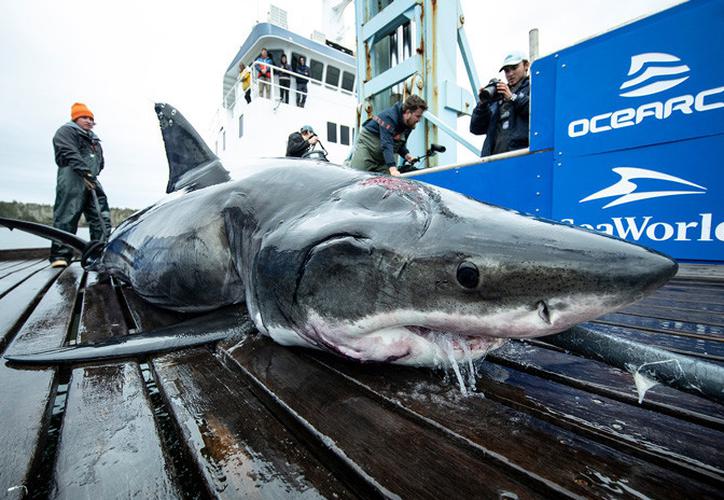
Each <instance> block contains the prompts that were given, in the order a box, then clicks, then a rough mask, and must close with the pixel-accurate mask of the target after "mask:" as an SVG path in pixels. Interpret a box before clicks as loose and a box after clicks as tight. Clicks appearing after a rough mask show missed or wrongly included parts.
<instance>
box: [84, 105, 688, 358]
mask: <svg viewBox="0 0 724 500" xmlns="http://www.w3.org/2000/svg"><path fill="white" fill-rule="evenodd" d="M156 110H157V113H158V115H159V120H160V122H161V128H162V131H163V134H164V140H165V142H166V147H167V156H168V157H169V162H170V163H171V176H170V177H171V178H170V180H169V187H168V191H169V192H170V194H169V195H168V196H167V197H166V198H164V199H162V200H161V201H160V202H159V203H157V204H155V205H153V206H151V207H149V208H147V209H145V210H143V211H142V212H139V213H137V214H135V215H134V216H132V217H131V218H129V219H128V220H126V221H125V222H124V223H122V224H121V225H120V226H119V227H118V228H117V229H116V230H115V231H114V232H113V233H112V235H111V237H110V240H109V242H108V244H107V245H106V247H105V248H104V249H103V250H102V253H101V254H100V256H99V257H98V258H97V259H95V261H94V263H93V264H92V269H94V270H96V271H99V272H103V273H108V274H110V275H112V276H116V277H118V278H120V279H121V280H123V281H124V282H126V283H127V284H128V285H130V287H132V288H133V290H134V291H135V292H136V293H138V294H139V295H140V296H141V297H142V298H143V299H144V300H146V301H148V302H150V303H152V304H155V305H158V306H161V307H164V308H168V309H172V310H176V311H183V312H206V311H213V310H215V309H218V308H221V307H224V306H229V305H233V304H245V305H246V308H247V310H248V312H249V315H250V317H251V319H252V320H253V322H254V324H255V326H256V328H257V329H258V330H259V331H260V332H261V333H263V334H265V335H268V336H270V337H271V338H273V339H274V340H275V341H277V342H278V343H280V344H283V345H299V346H307V347H313V348H317V349H322V350H326V351H330V352H333V353H336V354H338V355H341V356H344V357H347V358H351V359H355V360H359V361H384V362H392V363H398V364H406V365H416V366H433V365H435V364H436V363H438V362H439V361H440V360H443V359H448V356H449V353H450V352H452V353H453V356H454V357H455V358H456V359H458V360H462V359H464V358H465V357H471V358H472V359H476V358H479V357H481V356H483V355H484V354H485V353H486V352H487V351H488V350H489V349H490V347H491V346H495V345H498V344H499V343H501V339H504V338H510V337H517V338H522V337H538V336H543V335H549V334H552V333H556V332H561V331H563V330H566V329H568V328H570V327H572V326H573V325H575V324H577V323H580V322H582V321H586V320H590V319H593V318H595V317H597V316H600V315H602V314H605V313H608V312H611V311H615V310H617V309H620V308H622V307H625V306H627V305H629V304H631V303H632V302H634V301H636V300H639V299H641V298H642V297H643V296H644V295H646V294H647V293H650V292H651V291H653V290H655V289H656V288H658V287H659V286H661V285H662V284H664V283H665V282H666V281H667V280H668V279H669V278H671V277H672V276H673V275H674V274H675V273H676V270H677V264H676V263H675V262H674V261H673V260H671V259H670V258H668V257H666V256H665V255H662V254H660V253H657V252H654V251H652V250H648V249H646V248H644V247H641V246H639V245H635V244H631V243H628V242H625V241H623V240H619V239H617V238H613V237H609V236H606V235H601V234H598V233H594V232H590V231H587V230H584V229H580V228H577V227H573V226H571V225H566V224H560V223H557V222H553V221H549V220H543V219H538V218H533V217H530V216H527V215H524V214H521V213H518V212H515V211H512V210H508V209H505V208H501V207H497V206H493V205H489V204H485V203H481V202H478V201H475V200H472V199H469V198H467V197H464V196H462V195H460V194H458V193H455V192H452V191H448V190H445V189H441V188H438V187H434V186H431V185H427V184H424V183H421V182H418V181H414V180H407V179H403V178H393V177H382V176H378V175H374V174H367V173H363V172H358V171H355V170H349V169H345V168H342V167H339V166H335V165H330V164H328V163H320V162H314V161H304V160H295V159H274V160H260V161H258V162H257V164H256V165H255V166H253V167H250V168H248V169H247V171H246V172H245V173H244V174H243V175H242V176H241V177H240V178H238V179H237V180H228V178H229V177H228V173H226V171H225V170H224V169H223V167H222V166H221V164H220V163H219V162H218V159H216V158H215V156H213V154H212V153H211V152H210V151H208V148H207V147H206V146H205V144H203V141H201V140H200V138H198V136H197V135H196V136H194V134H195V131H193V127H191V126H190V125H189V124H188V123H187V122H186V121H185V120H184V119H183V117H182V116H181V115H180V113H178V112H177V111H176V110H175V109H173V108H172V107H171V106H168V105H157V107H156ZM189 129H190V131H189ZM191 132H193V133H191ZM199 141H201V143H200V144H199ZM189 144H190V145H191V146H189ZM204 148H205V149H204ZM174 149H181V150H182V151H181V153H183V154H181V153H178V152H174ZM172 157H173V159H172ZM174 162H175V163H176V165H175V166H174Z"/></svg>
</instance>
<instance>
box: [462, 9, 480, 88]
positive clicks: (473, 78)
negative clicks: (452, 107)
mask: <svg viewBox="0 0 724 500" xmlns="http://www.w3.org/2000/svg"><path fill="white" fill-rule="evenodd" d="M458 12H462V9H460V3H459V2H458ZM460 17H462V16H460ZM458 47H459V48H460V55H461V56H462V58H463V64H464V65H465V72H466V73H467V75H468V81H469V82H470V86H471V87H472V89H473V90H472V92H473V95H474V96H475V100H476V101H477V99H478V90H479V89H480V80H479V79H478V72H477V70H476V69H475V62H474V60H473V52H472V51H471V50H470V44H469V43H468V37H467V35H465V28H464V27H463V25H462V24H460V27H459V28H458Z"/></svg>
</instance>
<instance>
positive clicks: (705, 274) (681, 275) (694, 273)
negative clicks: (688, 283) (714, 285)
mask: <svg viewBox="0 0 724 500" xmlns="http://www.w3.org/2000/svg"><path fill="white" fill-rule="evenodd" d="M679 279H686V280H691V279H696V280H707V279H710V280H716V281H722V280H724V266H722V265H718V264H679V271H678V272H677V273H676V276H674V280H679Z"/></svg>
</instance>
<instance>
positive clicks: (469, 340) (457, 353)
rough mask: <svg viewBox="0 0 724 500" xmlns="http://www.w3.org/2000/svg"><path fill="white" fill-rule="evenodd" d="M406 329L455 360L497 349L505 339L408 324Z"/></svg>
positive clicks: (478, 355) (472, 357) (474, 358)
mask: <svg viewBox="0 0 724 500" xmlns="http://www.w3.org/2000/svg"><path fill="white" fill-rule="evenodd" d="M406 328H407V330H408V331H410V332H411V333H414V334H415V335H417V336H419V337H422V338H423V339H425V340H426V341H427V342H429V343H430V344H433V345H434V346H436V347H437V348H438V350H439V351H441V353H438V354H444V355H445V358H448V359H449V358H450V357H451V356H452V357H453V358H454V359H456V360H476V359H479V358H481V357H483V356H485V355H486V354H487V353H488V352H489V351H491V350H493V349H497V348H498V347H500V346H501V345H503V343H504V342H505V340H506V339H504V338H500V337H487V336H472V335H464V334H459V333H454V332H444V331H439V330H432V329H430V328H425V327H422V326H408V327H406Z"/></svg>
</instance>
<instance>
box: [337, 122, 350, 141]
mask: <svg viewBox="0 0 724 500" xmlns="http://www.w3.org/2000/svg"><path fill="white" fill-rule="evenodd" d="M339 142H340V144H344V145H345V146H349V127H348V126H347V125H340V126H339Z"/></svg>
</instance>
